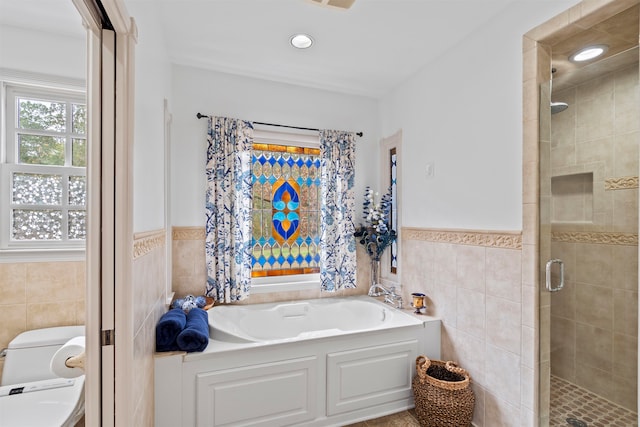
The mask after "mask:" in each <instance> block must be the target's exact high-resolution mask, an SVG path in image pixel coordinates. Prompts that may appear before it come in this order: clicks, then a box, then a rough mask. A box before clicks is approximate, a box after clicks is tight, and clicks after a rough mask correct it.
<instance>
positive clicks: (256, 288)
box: [251, 274, 320, 294]
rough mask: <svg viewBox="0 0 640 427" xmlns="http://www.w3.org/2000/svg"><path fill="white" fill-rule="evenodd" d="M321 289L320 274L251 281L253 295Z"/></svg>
mask: <svg viewBox="0 0 640 427" xmlns="http://www.w3.org/2000/svg"><path fill="white" fill-rule="evenodd" d="M318 289H320V274H308V275H299V276H298V275H296V276H276V277H260V278H255V279H252V280H251V293H252V294H268V293H273V292H288V291H313V290H318Z"/></svg>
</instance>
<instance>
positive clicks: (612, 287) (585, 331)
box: [551, 64, 640, 411]
mask: <svg viewBox="0 0 640 427" xmlns="http://www.w3.org/2000/svg"><path fill="white" fill-rule="evenodd" d="M638 93H639V92H638V66H637V64H636V65H633V66H631V67H627V68H625V69H622V70H619V71H616V72H613V73H609V74H606V75H604V76H602V77H598V78H596V79H593V80H590V81H588V82H586V83H583V84H581V85H579V86H576V87H572V88H568V89H565V90H563V91H562V92H558V93H554V94H553V97H552V100H553V101H564V102H568V103H569V108H568V109H567V110H565V111H564V112H562V113H559V114H555V115H553V116H552V118H551V129H552V133H551V159H552V160H551V168H552V188H551V192H552V230H551V231H552V233H551V236H552V242H551V256H552V258H560V259H562V260H564V262H565V289H563V290H562V291H561V292H558V293H555V294H553V296H552V298H551V322H552V323H551V324H552V327H551V371H552V373H553V374H554V375H557V376H559V377H561V378H564V379H566V380H567V381H570V382H572V383H575V384H577V385H579V386H581V387H583V388H586V389H588V390H590V391H592V392H594V393H596V394H598V395H601V396H606V397H607V398H608V399H610V400H612V401H614V402H615V403H618V404H620V405H622V406H624V407H627V408H629V409H631V410H633V411H635V410H636V404H637V397H636V396H637V380H636V379H637V365H636V361H637V348H638V342H637V336H638V330H637V329H638V328H637V325H638V304H637V301H638V246H637V233H638V188H637V187H638V186H637V176H638V140H639V138H640V119H639V117H640V108H639V105H640V102H639V96H638ZM611 183H614V184H615V183H622V184H620V185H611Z"/></svg>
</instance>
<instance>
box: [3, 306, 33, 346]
mask: <svg viewBox="0 0 640 427" xmlns="http://www.w3.org/2000/svg"><path fill="white" fill-rule="evenodd" d="M0 325H2V327H1V328H0V348H6V347H7V345H8V344H9V342H11V340H12V339H14V338H15V337H16V335H18V334H19V333H21V332H24V331H26V330H27V307H26V305H25V304H0Z"/></svg>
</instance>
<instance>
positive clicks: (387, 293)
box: [368, 283, 402, 309]
mask: <svg viewBox="0 0 640 427" xmlns="http://www.w3.org/2000/svg"><path fill="white" fill-rule="evenodd" d="M368 295H369V296H370V297H381V296H384V302H386V303H387V304H391V305H394V306H395V307H396V308H400V309H401V308H402V297H401V296H400V295H398V294H396V288H395V286H391V287H390V288H389V289H387V288H385V287H384V286H382V285H381V284H379V283H376V284H375V285H371V287H370V288H369V293H368Z"/></svg>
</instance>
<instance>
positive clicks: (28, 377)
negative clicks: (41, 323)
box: [0, 326, 85, 427]
mask: <svg viewBox="0 0 640 427" xmlns="http://www.w3.org/2000/svg"><path fill="white" fill-rule="evenodd" d="M84 333H85V332H84V326H60V327H55V328H45V329H35V330H32V331H27V332H23V333H21V334H20V335H18V336H17V337H15V338H14V339H13V341H11V342H10V343H9V347H7V348H6V349H5V350H3V353H2V354H3V356H4V358H5V359H4V367H3V370H2V382H0V427H39V426H52V427H53V426H56V427H58V426H60V427H62V426H64V427H73V426H75V425H76V423H77V422H78V421H79V420H80V419H81V418H82V416H83V415H84V375H81V376H79V377H76V378H60V377H57V376H56V375H54V374H53V373H51V370H50V362H51V358H52V357H53V355H54V354H55V352H56V351H57V350H58V349H59V348H60V347H62V345H63V344H65V343H66V342H67V341H69V340H70V339H71V338H74V337H77V336H83V335H84Z"/></svg>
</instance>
